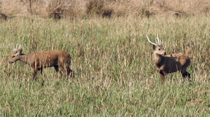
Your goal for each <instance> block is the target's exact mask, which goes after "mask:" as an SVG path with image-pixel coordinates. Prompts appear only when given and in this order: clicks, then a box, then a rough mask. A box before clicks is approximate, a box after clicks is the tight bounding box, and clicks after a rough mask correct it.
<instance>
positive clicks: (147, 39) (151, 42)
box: [146, 35, 157, 46]
mask: <svg viewBox="0 0 210 117" xmlns="http://www.w3.org/2000/svg"><path fill="white" fill-rule="evenodd" d="M146 36H147V35H146ZM147 40H148V41H149V42H150V43H151V44H152V45H155V46H157V44H156V43H157V41H156V43H153V42H151V41H150V40H149V37H148V36H147Z"/></svg>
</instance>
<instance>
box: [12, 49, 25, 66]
mask: <svg viewBox="0 0 210 117" xmlns="http://www.w3.org/2000/svg"><path fill="white" fill-rule="evenodd" d="M21 52H22V49H17V50H14V51H13V53H12V56H11V57H10V58H9V63H14V62H16V61H17V60H20V55H21Z"/></svg>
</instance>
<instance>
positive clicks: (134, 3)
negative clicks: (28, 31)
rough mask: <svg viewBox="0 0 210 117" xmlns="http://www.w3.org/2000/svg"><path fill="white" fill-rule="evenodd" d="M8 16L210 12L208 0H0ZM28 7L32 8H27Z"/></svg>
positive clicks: (187, 14)
mask: <svg viewBox="0 0 210 117" xmlns="http://www.w3.org/2000/svg"><path fill="white" fill-rule="evenodd" d="M0 11H1V13H4V14H6V15H7V16H28V15H31V12H32V15H36V16H39V17H53V18H75V17H80V18H83V17H84V16H100V17H119V16H126V17H128V16H131V17H145V16H146V17H149V16H152V15H161V16H165V17H168V16H191V15H210V1H209V0H143V1H142V0H141V1H140V0H103V1H102V0H32V2H31V8H30V2H29V0H0ZM30 11H31V12H30Z"/></svg>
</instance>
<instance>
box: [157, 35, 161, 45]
mask: <svg viewBox="0 0 210 117" xmlns="http://www.w3.org/2000/svg"><path fill="white" fill-rule="evenodd" d="M157 39H158V45H161V40H160V39H159V38H158V34H157Z"/></svg>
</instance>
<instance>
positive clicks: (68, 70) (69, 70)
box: [64, 64, 74, 77]
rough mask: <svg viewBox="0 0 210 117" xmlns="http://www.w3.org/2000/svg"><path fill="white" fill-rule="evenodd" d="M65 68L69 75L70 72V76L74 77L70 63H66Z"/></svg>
mask: <svg viewBox="0 0 210 117" xmlns="http://www.w3.org/2000/svg"><path fill="white" fill-rule="evenodd" d="M64 69H65V70H66V72H67V75H69V74H70V77H74V72H73V71H72V70H71V69H70V68H69V64H65V65H64Z"/></svg>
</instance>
